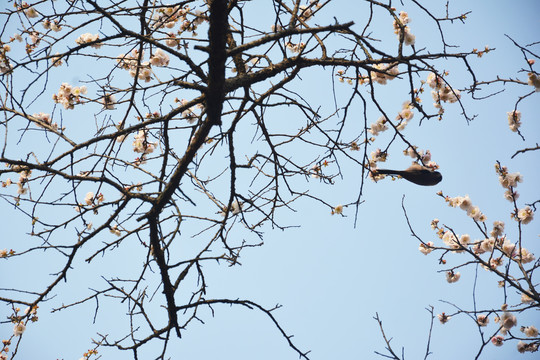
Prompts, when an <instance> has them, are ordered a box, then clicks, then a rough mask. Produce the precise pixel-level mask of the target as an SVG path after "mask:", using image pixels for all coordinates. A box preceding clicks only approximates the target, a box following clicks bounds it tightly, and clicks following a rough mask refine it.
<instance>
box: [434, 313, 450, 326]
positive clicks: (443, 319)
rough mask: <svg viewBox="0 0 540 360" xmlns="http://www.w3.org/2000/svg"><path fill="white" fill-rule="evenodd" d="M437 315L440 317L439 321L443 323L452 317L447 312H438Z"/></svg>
mask: <svg viewBox="0 0 540 360" xmlns="http://www.w3.org/2000/svg"><path fill="white" fill-rule="evenodd" d="M437 317H438V318H439V321H440V322H441V324H446V323H447V322H448V321H449V320H450V319H451V318H452V317H451V316H449V315H446V314H445V313H442V314H438V315H437Z"/></svg>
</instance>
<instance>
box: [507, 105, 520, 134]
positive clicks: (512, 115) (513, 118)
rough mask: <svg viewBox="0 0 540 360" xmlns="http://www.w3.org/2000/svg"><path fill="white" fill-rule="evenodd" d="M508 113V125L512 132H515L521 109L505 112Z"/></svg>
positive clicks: (518, 125) (517, 127) (518, 124)
mask: <svg viewBox="0 0 540 360" xmlns="http://www.w3.org/2000/svg"><path fill="white" fill-rule="evenodd" d="M506 114H507V115H508V126H509V127H510V130H512V131H513V132H517V131H518V129H519V127H520V126H521V111H518V110H514V111H509V112H507V113H506Z"/></svg>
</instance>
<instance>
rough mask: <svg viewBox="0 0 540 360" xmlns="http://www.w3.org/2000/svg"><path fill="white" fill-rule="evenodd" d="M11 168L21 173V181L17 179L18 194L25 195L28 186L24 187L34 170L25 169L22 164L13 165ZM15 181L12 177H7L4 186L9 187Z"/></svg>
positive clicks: (3, 182)
mask: <svg viewBox="0 0 540 360" xmlns="http://www.w3.org/2000/svg"><path fill="white" fill-rule="evenodd" d="M11 170H12V171H14V172H16V173H18V174H19V181H17V194H19V195H24V194H26V193H27V192H28V187H24V186H25V185H26V183H27V182H28V179H29V178H30V176H31V175H32V170H30V169H25V168H24V167H22V166H19V165H13V166H12V167H11ZM11 184H13V182H12V181H11V179H10V178H7V179H6V181H2V187H8V186H10V185H11Z"/></svg>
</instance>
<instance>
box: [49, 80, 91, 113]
mask: <svg viewBox="0 0 540 360" xmlns="http://www.w3.org/2000/svg"><path fill="white" fill-rule="evenodd" d="M86 93H87V89H86V86H84V85H83V86H81V87H78V86H71V85H70V84H68V83H62V85H60V89H59V90H58V94H53V97H52V99H53V101H54V102H55V103H57V104H62V106H64V109H66V110H69V109H74V108H75V104H77V103H80V102H81V99H80V97H81V95H84V94H86Z"/></svg>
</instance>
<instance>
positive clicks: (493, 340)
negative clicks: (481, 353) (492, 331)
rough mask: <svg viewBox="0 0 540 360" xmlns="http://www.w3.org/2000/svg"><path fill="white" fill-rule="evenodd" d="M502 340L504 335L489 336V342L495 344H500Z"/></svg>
mask: <svg viewBox="0 0 540 360" xmlns="http://www.w3.org/2000/svg"><path fill="white" fill-rule="evenodd" d="M503 342H504V337H502V336H501V335H497V336H494V337H492V338H491V343H492V344H493V345H495V346H502V345H503Z"/></svg>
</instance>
